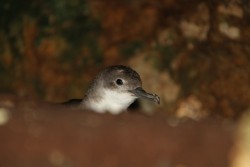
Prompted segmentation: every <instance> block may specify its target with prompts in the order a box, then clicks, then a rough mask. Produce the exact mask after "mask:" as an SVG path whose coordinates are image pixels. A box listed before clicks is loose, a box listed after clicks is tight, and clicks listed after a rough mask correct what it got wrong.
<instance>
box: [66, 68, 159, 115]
mask: <svg viewBox="0 0 250 167" xmlns="http://www.w3.org/2000/svg"><path fill="white" fill-rule="evenodd" d="M137 98H145V99H149V100H152V101H154V102H157V103H158V104H159V103H160V97H159V96H158V95H156V94H151V93H147V92H146V91H145V90H143V88H142V81H141V78H140V75H139V74H138V73H137V72H136V71H134V70H133V69H131V68H130V67H127V66H124V65H115V66H110V67H107V68H105V69H104V70H103V71H101V72H100V73H99V74H98V75H97V76H96V78H95V79H94V80H93V82H92V84H91V85H90V87H89V89H88V90H87V92H86V94H85V96H84V98H83V99H71V100H69V101H67V102H64V103H63V104H66V105H78V106H79V107H80V108H82V109H89V110H92V111H95V112H97V113H105V112H110V113H111V114H119V113H121V112H123V111H126V110H127V108H128V107H129V105H130V104H131V103H133V102H134V101H135V100H136V99H137Z"/></svg>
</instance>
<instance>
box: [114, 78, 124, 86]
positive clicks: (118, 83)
mask: <svg viewBox="0 0 250 167" xmlns="http://www.w3.org/2000/svg"><path fill="white" fill-rule="evenodd" d="M115 82H116V84H117V85H123V81H122V80H121V79H117V80H116V81H115Z"/></svg>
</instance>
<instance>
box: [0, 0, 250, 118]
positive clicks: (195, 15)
mask: <svg viewBox="0 0 250 167" xmlns="http://www.w3.org/2000/svg"><path fill="white" fill-rule="evenodd" d="M0 12H1V13H0V93H1V94H14V95H17V96H20V97H31V98H38V99H41V100H45V101H49V102H61V101H65V100H67V99H69V98H82V97H83V95H84V92H85V91H86V89H87V86H88V85H89V83H90V82H91V80H92V79H93V77H94V75H96V74H97V73H98V72H99V71H100V70H101V69H102V68H104V67H106V66H108V65H114V64H124V65H128V66H131V67H132V68H134V69H135V70H136V71H137V72H138V73H139V74H140V75H141V77H142V80H143V86H144V87H145V89H146V90H148V91H149V92H154V93H156V94H158V95H159V96H160V97H161V100H162V107H164V108H165V109H169V111H173V112H175V113H176V114H177V115H178V116H180V117H183V116H184V117H185V116H189V117H192V118H194V119H199V118H202V117H205V116H207V115H211V114H212V115H216V116H220V117H221V116H222V117H226V118H232V119H235V118H238V117H239V116H240V115H241V114H242V113H243V112H244V111H245V110H246V109H247V108H248V107H249V104H250V103H249V102H250V86H249V84H250V75H249V74H250V66H249V64H250V57H249V55H250V46H249V43H250V22H249V21H250V20H249V16H250V14H249V12H250V6H249V1H248V0H220V1H218V0H208V1H204V0H203V1H202V0H179V1H174V0H159V1H152V0H133V1H131V0H126V1H125V0H119V1H113V0H92V1H91V0H70V1H69V0H60V1H55V0H47V1H41V0H37V1H32V0H27V1H16V0H1V5H0Z"/></svg>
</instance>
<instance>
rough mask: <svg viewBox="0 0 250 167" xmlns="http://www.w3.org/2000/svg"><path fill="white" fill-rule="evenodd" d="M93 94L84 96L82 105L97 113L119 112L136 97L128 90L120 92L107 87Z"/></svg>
mask: <svg viewBox="0 0 250 167" xmlns="http://www.w3.org/2000/svg"><path fill="white" fill-rule="evenodd" d="M94 94H95V95H96V96H88V95H87V96H86V98H85V99H84V100H83V106H84V108H87V109H90V110H93V111H95V112H98V113H104V112H110V113H111V114H119V113H121V112H123V111H126V110H127V108H128V106H129V105H130V104H131V103H133V102H134V101H135V99H136V97H135V96H132V95H131V94H130V93H129V92H127V93H125V92H123V93H121V92H116V91H113V90H109V89H105V90H101V91H100V90H99V92H98V93H94Z"/></svg>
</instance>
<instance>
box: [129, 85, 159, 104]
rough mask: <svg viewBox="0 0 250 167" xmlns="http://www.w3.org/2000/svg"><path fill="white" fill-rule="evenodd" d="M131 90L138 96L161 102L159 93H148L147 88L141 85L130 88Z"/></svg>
mask: <svg viewBox="0 0 250 167" xmlns="http://www.w3.org/2000/svg"><path fill="white" fill-rule="evenodd" d="M130 92H131V93H133V94H134V95H136V96H137V97H138V98H145V99H149V100H152V101H154V102H156V103H158V104H160V97H159V96H158V95H157V94H151V93H148V92H146V91H145V90H143V89H142V88H141V87H138V88H136V89H133V90H130Z"/></svg>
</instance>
